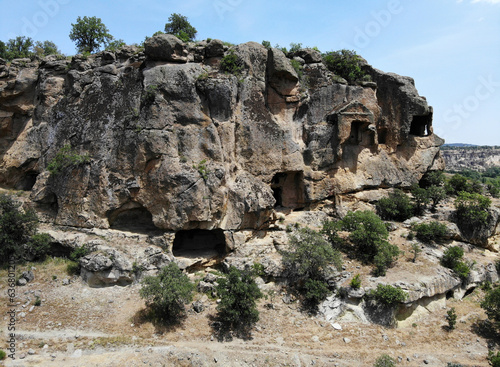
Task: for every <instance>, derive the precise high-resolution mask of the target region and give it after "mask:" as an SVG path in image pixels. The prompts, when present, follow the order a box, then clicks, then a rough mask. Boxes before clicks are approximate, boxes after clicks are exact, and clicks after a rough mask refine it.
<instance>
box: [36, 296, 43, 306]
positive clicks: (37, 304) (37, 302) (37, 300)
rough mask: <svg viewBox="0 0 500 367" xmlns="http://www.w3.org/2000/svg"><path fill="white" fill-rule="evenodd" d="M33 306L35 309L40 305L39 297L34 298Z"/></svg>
mask: <svg viewBox="0 0 500 367" xmlns="http://www.w3.org/2000/svg"><path fill="white" fill-rule="evenodd" d="M34 305H35V306H37V307H38V306H41V305H42V300H41V299H40V297H36V299H35V303H34Z"/></svg>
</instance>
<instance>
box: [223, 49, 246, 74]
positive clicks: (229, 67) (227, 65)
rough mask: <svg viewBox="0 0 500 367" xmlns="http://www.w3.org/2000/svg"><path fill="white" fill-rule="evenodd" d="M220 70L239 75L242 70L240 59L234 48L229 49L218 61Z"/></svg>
mask: <svg viewBox="0 0 500 367" xmlns="http://www.w3.org/2000/svg"><path fill="white" fill-rule="evenodd" d="M220 69H221V71H223V72H225V73H229V74H233V75H239V74H240V73H241V71H242V70H243V66H242V63H241V60H240V59H239V58H238V56H237V55H236V54H235V53H234V50H230V51H229V52H228V54H227V55H226V56H224V57H223V58H222V60H221V62H220Z"/></svg>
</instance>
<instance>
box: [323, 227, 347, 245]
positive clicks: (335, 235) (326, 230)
mask: <svg viewBox="0 0 500 367" xmlns="http://www.w3.org/2000/svg"><path fill="white" fill-rule="evenodd" d="M340 230H342V222H341V221H332V220H325V221H324V222H323V226H322V228H321V231H320V233H321V234H322V235H324V236H326V238H327V240H328V242H330V244H331V245H332V246H333V248H339V247H340V246H341V245H342V243H343V240H342V238H340V236H339V231H340Z"/></svg>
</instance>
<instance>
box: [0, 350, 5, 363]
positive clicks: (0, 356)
mask: <svg viewBox="0 0 500 367" xmlns="http://www.w3.org/2000/svg"><path fill="white" fill-rule="evenodd" d="M5 358H7V353H6V352H5V351H4V350H2V349H0V361H1V360H4V359H5Z"/></svg>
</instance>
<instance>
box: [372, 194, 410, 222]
mask: <svg viewBox="0 0 500 367" xmlns="http://www.w3.org/2000/svg"><path fill="white" fill-rule="evenodd" d="M376 207H377V213H378V214H379V215H380V216H381V217H382V219H385V220H397V221H400V222H403V221H405V220H407V219H409V218H411V217H412V216H413V214H414V213H415V205H414V204H413V203H412V202H411V200H410V198H409V196H408V195H406V194H405V193H404V192H403V191H401V190H394V191H393V192H391V193H390V194H389V196H388V197H386V198H382V199H380V200H379V201H378V202H377V205H376Z"/></svg>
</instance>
